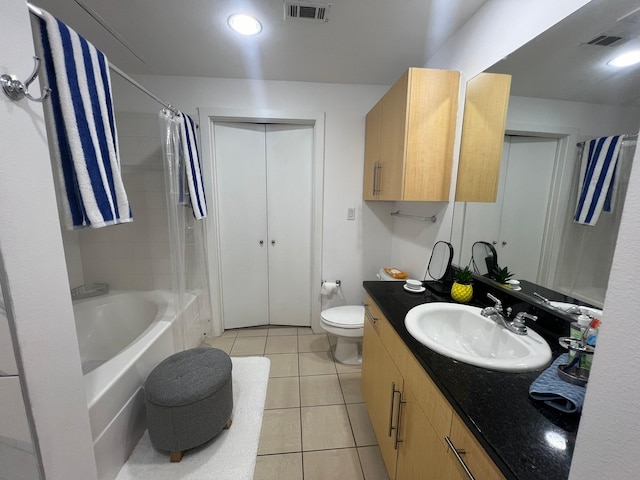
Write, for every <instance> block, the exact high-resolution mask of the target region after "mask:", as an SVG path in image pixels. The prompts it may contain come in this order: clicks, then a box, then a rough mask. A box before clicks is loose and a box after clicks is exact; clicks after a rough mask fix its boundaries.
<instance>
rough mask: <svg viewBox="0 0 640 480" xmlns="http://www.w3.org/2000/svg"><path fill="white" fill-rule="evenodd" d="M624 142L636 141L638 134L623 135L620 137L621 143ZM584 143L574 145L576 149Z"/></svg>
mask: <svg viewBox="0 0 640 480" xmlns="http://www.w3.org/2000/svg"><path fill="white" fill-rule="evenodd" d="M626 140H638V134H637V133H635V134H633V135H623V136H622V141H623V142H624V141H626ZM585 143H586V142H578V143H576V147H582V146H584V144H585Z"/></svg>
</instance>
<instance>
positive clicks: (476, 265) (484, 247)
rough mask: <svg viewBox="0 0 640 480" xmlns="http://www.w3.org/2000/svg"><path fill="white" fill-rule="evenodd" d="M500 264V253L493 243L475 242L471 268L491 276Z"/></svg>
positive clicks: (472, 249) (472, 250) (479, 273)
mask: <svg viewBox="0 0 640 480" xmlns="http://www.w3.org/2000/svg"><path fill="white" fill-rule="evenodd" d="M497 266H498V254H497V253H496V249H495V248H493V245H491V244H490V243H487V242H475V243H474V244H473V247H471V270H473V272H474V273H477V274H478V275H482V276H483V277H486V276H489V275H490V274H491V272H493V270H494V269H495V268H496V267H497Z"/></svg>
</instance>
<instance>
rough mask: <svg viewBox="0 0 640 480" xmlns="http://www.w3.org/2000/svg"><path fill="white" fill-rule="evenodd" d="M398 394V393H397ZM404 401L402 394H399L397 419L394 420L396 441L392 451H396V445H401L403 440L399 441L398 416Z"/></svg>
mask: <svg viewBox="0 0 640 480" xmlns="http://www.w3.org/2000/svg"><path fill="white" fill-rule="evenodd" d="M398 393H400V392H398ZM405 403H407V402H406V400H402V393H400V401H399V402H398V417H397V418H396V439H395V441H394V442H393V449H394V450H397V449H398V444H399V443H402V442H403V441H404V440H400V415H401V411H402V405H404V404H405Z"/></svg>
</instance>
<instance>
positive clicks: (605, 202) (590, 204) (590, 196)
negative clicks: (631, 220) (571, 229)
mask: <svg viewBox="0 0 640 480" xmlns="http://www.w3.org/2000/svg"><path fill="white" fill-rule="evenodd" d="M621 143H622V135H615V136H612V137H601V138H596V139H594V140H591V141H589V142H585V145H584V150H583V152H582V163H581V166H580V182H579V183H578V185H579V188H578V202H577V206H576V213H575V215H574V218H573V219H574V221H576V222H577V223H581V224H584V225H591V226H593V225H595V224H596V222H597V221H598V218H599V217H600V213H601V212H602V211H603V210H604V211H605V212H611V209H612V201H613V197H614V192H615V187H616V181H615V180H616V166H617V163H618V154H619V152H620V145H621Z"/></svg>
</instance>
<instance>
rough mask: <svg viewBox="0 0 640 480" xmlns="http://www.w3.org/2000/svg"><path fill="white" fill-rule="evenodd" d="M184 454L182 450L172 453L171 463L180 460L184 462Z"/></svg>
mask: <svg viewBox="0 0 640 480" xmlns="http://www.w3.org/2000/svg"><path fill="white" fill-rule="evenodd" d="M183 453H184V452H182V451H180V450H176V451H173V452H171V457H170V458H171V461H172V462H179V461H180V460H182V454H183Z"/></svg>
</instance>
